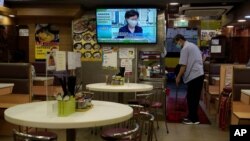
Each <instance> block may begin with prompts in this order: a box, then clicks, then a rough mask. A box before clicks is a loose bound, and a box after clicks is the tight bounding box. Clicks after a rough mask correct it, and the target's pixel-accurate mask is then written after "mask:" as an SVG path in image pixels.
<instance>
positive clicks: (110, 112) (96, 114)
mask: <svg viewBox="0 0 250 141" xmlns="http://www.w3.org/2000/svg"><path fill="white" fill-rule="evenodd" d="M51 103H56V101H49V102H48V101H43V102H33V103H27V104H20V105H17V106H14V107H11V108H8V109H7V110H5V112H4V117H5V120H6V121H8V122H10V123H13V124H15V125H21V126H27V127H36V128H49V129H72V128H88V127H97V126H105V125H111V124H115V123H120V122H123V121H126V120H128V119H130V118H131V117H132V115H133V114H132V113H133V109H132V108H131V107H129V106H128V105H124V104H119V103H114V102H106V101H96V100H93V101H92V103H93V105H94V106H93V107H92V108H91V109H89V110H88V111H85V112H75V113H73V114H71V115H69V116H66V117H58V116H57V115H56V114H54V115H51V114H48V105H52V104H51Z"/></svg>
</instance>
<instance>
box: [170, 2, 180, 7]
mask: <svg viewBox="0 0 250 141" xmlns="http://www.w3.org/2000/svg"><path fill="white" fill-rule="evenodd" d="M169 5H172V6H175V5H179V3H178V2H170V3H169Z"/></svg>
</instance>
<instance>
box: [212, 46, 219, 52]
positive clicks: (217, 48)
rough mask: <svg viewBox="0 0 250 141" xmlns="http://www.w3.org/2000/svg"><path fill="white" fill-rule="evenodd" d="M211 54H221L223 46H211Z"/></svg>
mask: <svg viewBox="0 0 250 141" xmlns="http://www.w3.org/2000/svg"><path fill="white" fill-rule="evenodd" d="M211 53H221V46H220V45H217V46H211Z"/></svg>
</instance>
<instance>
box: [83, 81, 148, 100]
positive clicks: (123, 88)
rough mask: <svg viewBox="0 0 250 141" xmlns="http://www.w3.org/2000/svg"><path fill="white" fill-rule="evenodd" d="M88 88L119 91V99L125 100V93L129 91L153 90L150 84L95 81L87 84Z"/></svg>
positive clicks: (97, 90)
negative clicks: (108, 83) (116, 83)
mask: <svg viewBox="0 0 250 141" xmlns="http://www.w3.org/2000/svg"><path fill="white" fill-rule="evenodd" d="M86 89H88V90H90V91H96V92H113V93H115V92H116V93H118V101H119V102H120V103H122V102H123V93H128V92H146V91H151V90H153V86H152V85H149V84H139V83H125V84H124V85H107V84H106V83H94V84H88V85H86Z"/></svg>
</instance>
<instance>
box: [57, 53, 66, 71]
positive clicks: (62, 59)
mask: <svg viewBox="0 0 250 141" xmlns="http://www.w3.org/2000/svg"><path fill="white" fill-rule="evenodd" d="M55 61H56V71H64V70H66V52H65V51H56V55H55Z"/></svg>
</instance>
